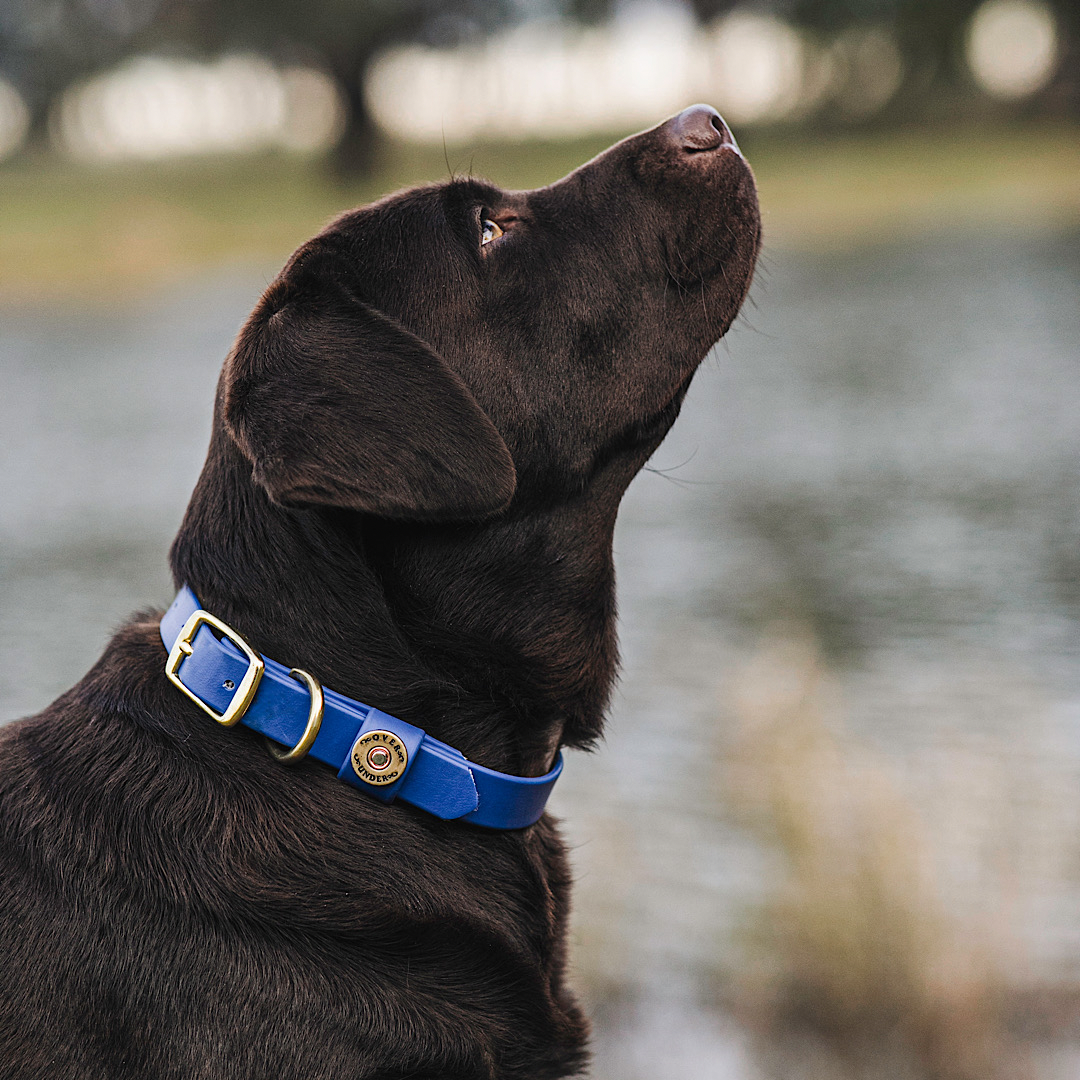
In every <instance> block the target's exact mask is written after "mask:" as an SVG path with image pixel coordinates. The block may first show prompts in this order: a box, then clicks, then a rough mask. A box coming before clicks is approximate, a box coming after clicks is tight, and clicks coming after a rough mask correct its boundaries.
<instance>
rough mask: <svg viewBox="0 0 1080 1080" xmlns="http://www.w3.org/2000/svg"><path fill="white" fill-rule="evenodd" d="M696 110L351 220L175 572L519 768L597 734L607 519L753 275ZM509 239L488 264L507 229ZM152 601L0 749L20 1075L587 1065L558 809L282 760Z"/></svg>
mask: <svg viewBox="0 0 1080 1080" xmlns="http://www.w3.org/2000/svg"><path fill="white" fill-rule="evenodd" d="M674 123H675V122H674V121H669V122H668V123H667V124H666V125H662V126H661V127H659V128H656V129H653V130H652V131H650V132H645V133H644V134H642V135H639V136H635V137H634V138H632V139H629V140H626V141H625V142H623V143H620V144H618V145H617V146H615V147H613V148H612V149H611V150H609V151H608V152H607V153H606V154H604V155H602V156H601V157H599V158H597V159H596V160H594V161H592V162H590V163H589V164H587V165H585V166H583V167H582V168H581V169H579V170H578V171H577V172H575V173H572V174H571V175H570V176H569V177H567V178H566V179H564V180H562V181H560V182H559V183H558V184H555V185H553V186H551V187H547V188H541V189H538V190H536V191H533V192H516V193H508V192H503V191H500V190H498V189H496V188H493V187H491V186H490V185H488V184H486V183H481V182H479V181H474V180H453V181H451V182H449V183H445V184H441V185H438V186H433V187H427V188H421V189H417V190H413V191H407V192H403V193H401V194H398V195H395V196H392V197H390V198H388V199H385V200H383V201H381V202H378V203H375V204H374V205H372V206H368V207H365V208H363V209H360V210H356V211H353V212H351V213H348V214H345V215H344V216H343V217H341V218H339V219H338V220H337V221H336V222H334V223H333V224H332V225H330V226H329V227H328V228H327V229H326V230H325V231H324V232H323V233H321V234H320V235H319V236H317V237H316V238H315V239H313V240H311V241H310V242H309V243H307V244H305V245H304V246H303V247H302V248H300V250H299V251H297V253H296V254H295V255H294V256H293V257H292V259H291V260H290V261H289V263H288V265H287V266H286V267H285V269H284V270H283V271H282V273H281V274H280V275H279V277H278V278H277V280H275V281H274V283H273V284H272V285H271V286H270V288H269V289H268V290H267V292H266V294H265V295H264V296H263V298H262V300H261V301H260V302H259V304H258V306H257V307H256V309H255V311H254V313H253V314H252V315H251V318H250V319H249V320H248V322H247V324H246V325H245V327H244V328H243V330H242V331H241V333H240V336H239V338H238V340H237V343H236V346H235V348H234V350H233V351H232V353H231V354H230V356H229V359H228V360H227V362H226V364H225V367H224V370H223V373H222V379H221V383H220V387H219V392H218V398H217V404H216V410H215V420H214V430H213V437H212V441H211V445H210V451H209V456H208V458H207V462H206V466H205V469H204V471H203V474H202V477H201V479H200V480H199V483H198V486H197V487H196V489H195V492H194V495H193V497H192V500H191V504H190V506H189V508H188V512H187V515H186V517H185V519H184V523H183V526H182V528H181V530H180V533H179V535H178V537H177V539H176V542H175V544H174V545H173V549H172V565H173V571H174V575H175V578H176V581H177V583H182V582H184V581H187V582H188V583H190V584H191V586H192V587H193V588H194V589H195V591H196V593H197V595H198V596H199V598H200V599H201V601H202V603H203V605H204V606H205V607H206V608H208V609H209V610H210V611H212V612H214V613H215V614H216V615H218V616H219V617H221V618H223V619H225V620H226V621H227V622H228V623H230V624H231V625H232V626H234V627H235V628H237V629H238V630H239V631H240V632H241V633H242V634H243V635H244V636H245V637H246V638H247V640H248V641H249V642H251V643H252V645H253V646H254V647H255V648H257V649H258V650H260V651H261V652H263V653H265V654H266V655H268V656H272V657H274V658H275V659H277V660H280V661H282V662H284V663H286V664H288V665H295V666H297V667H302V668H304V669H306V670H308V671H311V672H312V673H314V674H315V675H316V676H317V677H318V678H319V679H320V681H321V682H322V683H323V684H324V685H326V686H329V687H333V688H334V689H335V690H338V691H340V692H342V693H344V694H347V695H349V696H353V697H356V698H358V699H360V700H361V701H365V702H367V703H369V704H372V705H376V706H377V707H378V708H380V709H383V710H384V711H386V712H389V713H392V714H394V715H397V716H399V717H401V718H402V719H404V720H407V721H410V722H411V723H414V724H417V725H419V726H421V727H423V728H424V729H426V730H427V731H428V732H430V733H431V734H432V735H434V736H436V737H438V738H440V739H443V740H445V741H446V742H448V743H450V744H452V745H453V746H456V747H458V748H459V749H460V750H461V751H462V752H463V753H464V754H465V755H466V756H468V757H470V758H473V759H474V760H476V761H478V762H480V763H482V764H484V765H488V766H491V767H493V768H496V769H500V770H504V771H508V772H514V773H519V774H524V775H538V774H540V773H542V772H544V771H546V770H547V769H548V768H549V767H550V765H551V761H552V758H553V755H554V752H555V750H556V748H557V747H559V746H575V747H587V746H589V745H590V744H591V743H592V742H593V741H594V740H595V739H596V738H597V736H598V735H599V733H600V728H601V722H602V718H603V714H604V711H605V708H606V703H607V699H608V694H609V691H610V688H611V684H612V680H613V678H614V674H615V666H616V647H615V632H614V612H615V606H614V594H613V573H612V563H611V539H612V529H613V527H614V523H615V515H616V511H617V509H618V505H619V500H620V498H621V496H622V494H623V492H624V490H625V489H626V486H627V484H628V483H629V482H630V480H631V479H632V477H633V476H634V474H635V473H636V472H637V471H638V470H639V469H640V468H641V466H642V465H643V464H644V463H645V461H646V460H647V459H648V457H649V455H650V454H651V453H652V452H653V450H654V449H655V448H656V447H657V445H658V444H659V442H660V441H661V439H662V438H663V436H664V434H665V433H666V432H667V430H668V428H669V427H670V425H671V424H672V422H673V421H674V419H675V416H676V414H677V412H678V409H679V406H680V404H681V402H682V399H683V395H684V394H685V392H686V389H687V387H688V385H689V382H690V379H691V377H692V375H693V373H694V370H695V369H696V367H697V365H698V364H699V363H700V361H701V359H702V357H703V356H704V355H705V353H706V351H707V350H708V349H709V347H710V346H711V345H712V344H713V342H715V341H716V339H717V338H718V337H720V335H721V334H722V333H723V332H724V331H725V330H726V329H727V328H728V326H729V325H730V324H731V321H732V319H733V318H734V317H735V314H736V312H737V311H738V308H739V305H740V303H741V302H742V300H743V297H744V295H745V293H746V289H747V287H748V285H749V282H750V278H751V274H752V270H753V265H754V260H755V257H756V254H757V248H758V227H759V226H758V214H757V201H756V196H755V193H754V185H753V179H752V177H751V174H750V171H749V169H748V168H747V167H746V165H745V163H744V162H743V161H742V159H741V158H740V157H738V155H737V154H735V153H734V152H733V151H732V150H730V149H727V148H725V149H722V150H709V151H706V152H700V151H698V150H697V148H695V147H688V146H687V145H686V144H685V142H680V140H679V138H678V137H677V132H676V128H674V127H673V124H674ZM485 217H488V218H492V219H494V220H496V221H498V222H499V223H500V224H501V225H502V226H503V227H504V229H505V235H504V236H502V237H501V238H500V239H498V240H497V241H495V242H494V243H493V244H491V245H488V246H487V247H485V248H483V249H481V246H480V221H481V219H482V218H485ZM158 615H159V613H156V612H154V613H148V614H146V615H143V616H141V617H136V618H135V619H133V620H132V621H131V622H130V623H129V624H128V625H127V626H126V627H124V628H123V629H122V630H121V631H120V632H119V633H118V634H117V635H116V637H115V638H114V639H113V641H112V642H111V643H110V645H109V646H108V648H107V650H106V652H105V654H104V656H103V657H102V659H101V660H100V661H99V662H98V663H97V665H96V666H95V667H94V668H93V669H92V670H91V671H90V673H89V674H88V675H87V676H86V678H84V679H83V680H82V682H80V683H79V684H78V685H77V686H76V687H75V688H74V689H72V690H71V691H70V692H68V693H67V694H65V695H64V696H63V697H61V698H59V699H58V700H57V701H56V702H54V703H53V704H52V705H51V706H49V708H47V709H46V710H45V711H44V712H42V713H40V714H39V715H38V716H36V717H32V718H30V719H27V720H24V721H21V722H19V723H16V724H12V725H10V726H8V727H7V728H6V729H5V730H4V731H3V733H2V735H0V925H2V938H0V940H2V942H3V956H2V957H0V1075H2V1076H3V1077H4V1078H20V1080H21V1078H31V1077H33V1078H40V1077H61V1078H69V1077H70V1078H87V1080H89V1078H110V1080H116V1078H123V1077H130V1078H132V1080H136V1078H137V1080H147V1078H166V1077H169V1078H174V1077H175V1078H177V1080H180V1078H184V1080H192V1078H203V1077H205V1078H215V1080H220V1078H241V1077H243V1078H251V1080H266V1078H268V1077H274V1078H275V1080H277V1078H281V1080H285V1078H296V1080H318V1078H323V1077H326V1078H330V1077H334V1078H345V1077H349V1078H358V1080H359V1078H372V1080H374V1078H378V1080H405V1078H412V1080H436V1078H438V1080H494V1078H500V1080H510V1078H522V1080H524V1078H529V1080H542V1078H546V1077H562V1076H567V1075H570V1074H573V1073H575V1072H576V1071H578V1070H579V1069H580V1068H581V1066H582V1064H583V1062H584V1059H585V1050H584V1046H585V1036H586V1024H585V1021H584V1019H583V1017H582V1015H581V1013H580V1011H579V1010H578V1008H577V1006H576V1004H575V1003H574V1001H573V999H572V997H571V995H570V993H569V991H568V989H567V987H566V985H565V982H564V964H565V929H566V918H567V905H568V895H569V875H568V870H567V863H566V858H565V854H564V851H563V847H562V844H561V841H560V839H559V835H558V831H557V829H556V826H555V823H554V822H553V821H552V820H551V819H550V818H549V817H545V818H543V819H542V820H541V821H540V822H539V823H538V824H537V825H535V826H533V827H532V828H529V829H525V830H521V831H517V832H497V831H490V830H486V829H480V828H475V827H469V826H464V825H460V824H454V823H444V822H441V821H438V820H436V819H435V818H434V817H431V816H429V815H427V814H425V813H423V812H421V811H418V810H415V809H413V808H411V807H408V806H405V805H394V806H390V807H387V806H384V805H382V804H381V803H378V802H376V801H374V800H371V799H369V798H367V797H365V796H364V795H363V794H361V793H360V792H358V791H356V790H355V789H353V788H351V787H349V786H347V785H345V784H343V783H341V782H340V781H338V780H337V779H336V778H335V776H334V774H333V772H332V770H330V769H328V768H327V767H325V766H324V765H321V764H319V763H317V762H304V763H302V764H301V765H300V766H299V767H297V768H295V769H292V770H287V769H284V768H282V767H280V766H278V765H276V764H275V763H274V762H272V761H271V760H270V758H269V757H268V755H267V754H266V752H265V749H264V748H263V746H262V745H261V740H260V739H259V738H258V737H257V736H255V735H254V734H253V733H252V732H249V731H247V730H245V729H243V728H234V729H231V730H224V729H221V728H219V727H216V726H215V725H214V724H213V723H212V722H210V721H209V720H208V719H207V717H206V716H205V715H204V714H203V713H201V712H200V711H199V710H198V709H196V708H195V707H194V706H193V705H192V704H191V703H190V702H189V701H187V700H186V699H185V698H183V697H182V696H181V695H180V694H179V693H178V692H177V691H176V690H175V689H174V688H173V687H172V686H171V685H170V684H169V683H168V682H167V681H166V679H165V676H164V674H163V664H164V659H165V652H164V650H163V648H162V645H161V641H160V639H159V637H158V629H157V619H158Z"/></svg>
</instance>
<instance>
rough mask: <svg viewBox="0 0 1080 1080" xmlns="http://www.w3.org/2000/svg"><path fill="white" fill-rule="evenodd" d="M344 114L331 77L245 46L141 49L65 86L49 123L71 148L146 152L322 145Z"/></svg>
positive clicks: (333, 136) (98, 155)
mask: <svg viewBox="0 0 1080 1080" xmlns="http://www.w3.org/2000/svg"><path fill="white" fill-rule="evenodd" d="M343 116H344V114H343V110H342V106H341V101H340V98H339V96H338V92H337V90H336V88H335V86H334V84H333V82H332V81H331V80H330V79H329V78H328V77H327V76H326V75H324V74H323V73H322V72H319V71H315V70H311V69H304V68H293V69H286V70H285V71H281V70H279V69H278V68H276V67H275V66H274V65H273V64H271V63H270V62H269V61H267V60H265V59H262V58H261V57H258V56H250V55H234V56H225V57H222V58H221V59H219V60H216V61H213V62H211V63H196V62H194V61H188V60H176V59H167V58H163V57H139V58H137V59H135V60H132V61H130V62H128V63H127V64H124V65H123V66H121V67H119V68H116V69H115V70H113V71H110V72H107V73H105V74H103V75H99V76H97V77H95V78H93V79H90V80H88V81H86V82H83V83H80V84H78V85H76V86H74V87H72V88H71V89H70V90H69V91H68V92H67V93H66V94H65V95H64V97H63V99H62V100H61V103H60V106H59V108H58V110H57V112H56V114H55V115H54V117H53V131H54V136H55V138H56V141H57V143H58V144H59V145H60V146H61V147H62V148H63V149H64V150H66V151H68V152H69V153H71V154H72V155H73V156H75V157H79V158H84V159H98V160H114V159H120V158H142V159H147V160H152V159H155V158H166V157H174V156H178V155H184V154H208V153H233V152H243V151H253V150H262V149H267V148H271V147H282V148H285V149H290V150H299V151H317V150H322V149H325V148H327V147H329V146H332V145H333V144H334V143H335V142H336V141H337V139H338V138H339V137H340V132H341V127H342V122H343Z"/></svg>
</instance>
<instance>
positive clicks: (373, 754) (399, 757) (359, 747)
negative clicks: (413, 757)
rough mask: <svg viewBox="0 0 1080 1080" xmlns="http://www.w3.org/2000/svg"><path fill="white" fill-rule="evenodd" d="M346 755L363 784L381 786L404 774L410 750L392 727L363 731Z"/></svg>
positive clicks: (398, 778)
mask: <svg viewBox="0 0 1080 1080" xmlns="http://www.w3.org/2000/svg"><path fill="white" fill-rule="evenodd" d="M349 759H350V760H351V761H352V767H353V772H354V773H356V775H357V776H359V777H360V779H361V780H363V781H364V783H365V784H374V785H375V786H376V787H384V786H385V785H387V784H392V783H393V782H394V781H395V780H400V779H401V777H402V776H403V775H404V774H405V766H406V765H407V764H408V763H409V752H408V750H406V749H405V744H404V743H403V742H402V741H401V740H400V739H399V738H398V737H397V736H396V735H395V734H394V733H393V732H392V731H365V732H364V734H363V735H361V736H360V738H359V739H357V740H356V742H354V743H353V747H352V751H351V752H350V754H349Z"/></svg>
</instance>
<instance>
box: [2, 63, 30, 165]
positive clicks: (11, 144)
mask: <svg viewBox="0 0 1080 1080" xmlns="http://www.w3.org/2000/svg"><path fill="white" fill-rule="evenodd" d="M29 130H30V110H29V109H28V108H27V107H26V102H25V101H23V99H22V97H21V95H20V94H19V92H18V90H16V89H15V87H14V86H12V85H11V83H9V82H7V81H6V80H5V79H0V159H3V158H6V157H7V156H8V155H9V154H13V153H14V152H15V151H16V150H18V149H19V147H20V146H22V144H23V142H24V141H25V139H26V136H27V133H28V132H29Z"/></svg>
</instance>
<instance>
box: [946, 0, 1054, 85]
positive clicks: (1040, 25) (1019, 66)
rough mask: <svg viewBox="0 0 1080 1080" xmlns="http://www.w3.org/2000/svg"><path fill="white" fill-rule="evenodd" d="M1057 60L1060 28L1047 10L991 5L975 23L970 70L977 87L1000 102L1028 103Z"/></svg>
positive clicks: (1015, 3)
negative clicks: (1024, 100) (1058, 29)
mask: <svg viewBox="0 0 1080 1080" xmlns="http://www.w3.org/2000/svg"><path fill="white" fill-rule="evenodd" d="M1058 58H1059V50H1058V35H1057V24H1056V23H1055V20H1054V14H1053V12H1052V11H1051V10H1050V9H1049V8H1048V7H1047V6H1046V5H1045V4H1041V3H1036V2H1033V0H989V2H988V3H985V4H983V5H982V7H980V8H979V9H978V11H976V12H975V15H974V16H973V17H972V20H971V24H970V26H969V27H968V35H967V61H968V65H969V66H970V68H971V73H972V75H974V77H975V81H976V82H977V83H978V84H979V86H981V87H982V89H983V90H985V91H986V92H987V93H988V94H992V95H993V96H994V97H996V98H1002V99H1005V100H1009V99H1018V98H1024V97H1028V96H1029V95H1031V94H1033V93H1035V92H1036V91H1037V90H1040V89H1042V87H1043V86H1045V85H1046V83H1047V82H1048V81H1049V80H1050V77H1051V76H1052V75H1053V74H1054V69H1055V68H1056V67H1057V62H1058Z"/></svg>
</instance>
